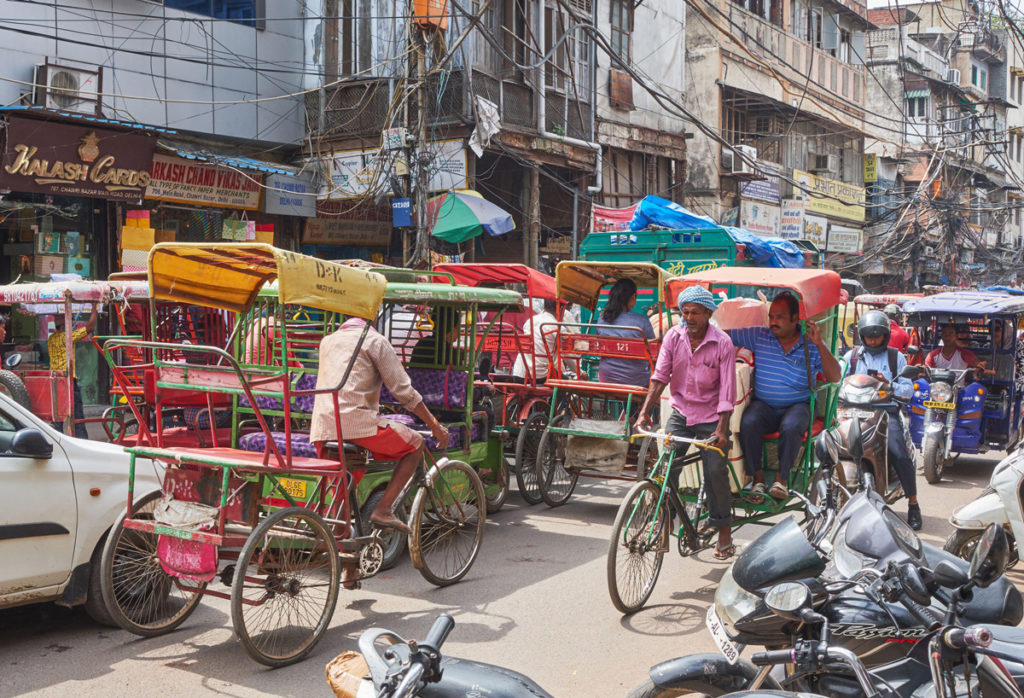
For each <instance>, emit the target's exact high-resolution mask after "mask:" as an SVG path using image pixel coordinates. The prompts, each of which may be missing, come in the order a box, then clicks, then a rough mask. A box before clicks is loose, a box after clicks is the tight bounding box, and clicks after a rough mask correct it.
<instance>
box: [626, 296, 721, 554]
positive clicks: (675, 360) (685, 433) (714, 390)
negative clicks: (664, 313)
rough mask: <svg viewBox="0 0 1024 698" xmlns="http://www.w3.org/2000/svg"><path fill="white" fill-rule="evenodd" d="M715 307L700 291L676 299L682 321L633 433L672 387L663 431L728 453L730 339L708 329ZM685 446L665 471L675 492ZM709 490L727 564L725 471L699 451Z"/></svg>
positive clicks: (714, 456)
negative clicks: (670, 407)
mask: <svg viewBox="0 0 1024 698" xmlns="http://www.w3.org/2000/svg"><path fill="white" fill-rule="evenodd" d="M717 307H718V303H717V302H716V301H715V297H714V296H713V295H711V293H710V292H709V291H708V290H707V289H705V288H703V287H701V286H690V287H689V288H686V289H683V291H682V293H680V294H679V310H680V312H681V313H682V321H681V322H680V323H679V324H678V325H676V326H674V327H673V328H672V329H670V330H669V331H668V332H667V333H666V334H665V338H664V339H663V340H662V345H661V352H660V353H659V354H658V363H657V365H656V366H655V368H654V373H653V374H652V375H651V385H650V389H649V390H648V392H647V398H646V399H645V400H644V404H643V407H641V408H640V417H639V418H638V419H637V421H636V425H635V426H636V428H637V429H645V428H649V427H650V412H651V407H652V406H654V405H655V404H657V402H658V400H659V399H660V398H661V394H662V392H664V390H665V388H666V387H668V386H671V388H670V390H671V400H670V403H671V405H672V415H671V416H670V417H669V418H668V425H667V430H668V431H669V432H671V433H672V434H673V435H674V436H682V437H687V438H691V439H702V440H703V439H710V440H711V444H712V445H713V446H715V447H716V448H718V449H720V450H721V451H722V452H727V451H728V448H729V418H730V416H732V408H733V404H734V403H735V401H736V357H735V350H734V348H733V344H732V340H731V339H729V335H727V334H726V333H725V332H723V331H721V330H720V329H718V328H717V327H715V326H714V325H712V324H711V314H712V313H713V312H714V311H715V308H717ZM687 450H688V449H687V447H685V446H682V445H680V446H678V447H677V448H676V450H675V453H674V454H673V462H672V467H671V469H670V470H669V483H670V484H671V485H672V487H674V488H676V489H677V490H678V489H679V474H680V472H681V470H682V465H681V464H680V461H681V460H682V457H683V456H684V455H686V451H687ZM701 460H702V461H703V466H704V482H705V483H706V484H707V491H708V514H709V516H708V523H709V524H710V525H711V526H713V527H715V528H717V529H718V545H717V546H716V547H715V557H716V558H717V559H719V560H727V559H728V558H730V557H732V555H733V553H735V552H736V548H735V546H734V545H733V544H732V511H731V508H730V505H729V498H730V494H729V469H728V466H727V464H726V460H725V456H724V455H722V454H721V453H719V452H718V451H712V450H710V449H704V450H702V451H701Z"/></svg>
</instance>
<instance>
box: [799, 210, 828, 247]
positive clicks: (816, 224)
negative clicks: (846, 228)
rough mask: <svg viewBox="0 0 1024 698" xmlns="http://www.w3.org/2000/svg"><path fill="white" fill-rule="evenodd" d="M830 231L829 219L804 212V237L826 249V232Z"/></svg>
mask: <svg viewBox="0 0 1024 698" xmlns="http://www.w3.org/2000/svg"><path fill="white" fill-rule="evenodd" d="M826 233H828V219H826V218H821V217H819V216H808V215H807V214H804V239H805V240H809V241H810V242H812V243H814V246H815V247H817V248H818V249H819V250H821V251H822V252H824V251H825V234H826Z"/></svg>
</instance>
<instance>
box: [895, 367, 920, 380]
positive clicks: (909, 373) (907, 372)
mask: <svg viewBox="0 0 1024 698" xmlns="http://www.w3.org/2000/svg"><path fill="white" fill-rule="evenodd" d="M922 373H924V371H922V370H921V367H920V366H904V367H903V370H902V371H900V378H909V379H910V380H917V379H918V378H920V377H921V374H922Z"/></svg>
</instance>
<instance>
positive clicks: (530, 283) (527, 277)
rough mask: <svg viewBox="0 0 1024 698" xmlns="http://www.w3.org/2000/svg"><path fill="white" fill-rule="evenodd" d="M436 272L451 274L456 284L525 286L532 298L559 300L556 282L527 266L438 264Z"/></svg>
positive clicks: (435, 267)
mask: <svg viewBox="0 0 1024 698" xmlns="http://www.w3.org/2000/svg"><path fill="white" fill-rule="evenodd" d="M434 271H439V272H445V273H448V274H451V275H452V277H453V278H454V279H455V281H456V283H459V284H462V285H464V286H474V287H481V286H484V287H486V286H489V285H492V284H523V285H525V286H526V295H528V296H529V297H530V298H543V299H546V300H552V301H553V300H557V295H556V290H555V280H554V279H553V278H552V277H550V276H548V275H547V274H544V273H543V272H539V271H537V270H536V269H531V268H530V267H528V266H526V265H525V264H486V263H480V264H478V263H467V264H438V265H435V266H434Z"/></svg>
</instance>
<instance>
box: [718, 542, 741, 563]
mask: <svg viewBox="0 0 1024 698" xmlns="http://www.w3.org/2000/svg"><path fill="white" fill-rule="evenodd" d="M735 554H736V545H735V544H733V543H729V545H727V546H725V547H724V548H720V547H718V546H717V545H716V546H715V552H714V555H715V559H716V560H728V559H729V558H730V557H732V556H733V555H735Z"/></svg>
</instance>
